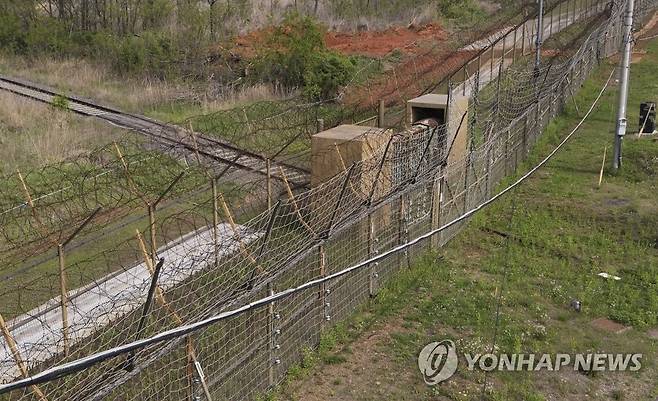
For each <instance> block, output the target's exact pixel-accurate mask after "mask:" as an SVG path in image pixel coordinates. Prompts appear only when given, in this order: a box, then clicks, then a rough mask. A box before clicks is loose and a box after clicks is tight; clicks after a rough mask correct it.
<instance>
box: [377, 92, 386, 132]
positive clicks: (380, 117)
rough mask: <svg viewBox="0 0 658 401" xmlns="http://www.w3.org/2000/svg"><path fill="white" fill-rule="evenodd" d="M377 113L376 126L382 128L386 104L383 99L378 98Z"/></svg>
mask: <svg viewBox="0 0 658 401" xmlns="http://www.w3.org/2000/svg"><path fill="white" fill-rule="evenodd" d="M378 111H379V113H378V114H379V115H378V117H377V127H379V128H384V116H385V114H386V105H385V104H384V99H379V110H378Z"/></svg>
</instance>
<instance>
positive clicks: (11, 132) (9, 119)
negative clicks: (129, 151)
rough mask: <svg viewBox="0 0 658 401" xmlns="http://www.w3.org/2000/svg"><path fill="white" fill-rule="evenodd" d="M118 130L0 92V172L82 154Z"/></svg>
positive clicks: (117, 133)
mask: <svg viewBox="0 0 658 401" xmlns="http://www.w3.org/2000/svg"><path fill="white" fill-rule="evenodd" d="M121 133H122V130H120V129H118V128H114V127H111V126H110V125H107V124H104V123H102V122H101V121H98V120H94V119H92V118H85V117H81V116H79V115H76V114H73V113H71V112H66V111H63V110H59V109H55V108H54V107H51V106H48V105H46V104H42V103H38V102H35V101H32V100H29V99H26V98H22V97H20V96H16V95H14V94H11V93H8V92H0V174H5V173H7V172H11V171H14V170H15V169H17V168H21V169H28V170H29V169H32V168H36V167H38V166H42V165H45V164H50V163H54V162H58V161H61V160H63V159H66V158H69V157H73V156H75V155H78V154H82V153H85V152H87V151H88V150H89V149H91V148H93V147H96V146H99V145H101V144H105V143H108V142H111V141H112V140H115V139H117V138H118V137H120V136H121Z"/></svg>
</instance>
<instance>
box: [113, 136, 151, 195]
mask: <svg viewBox="0 0 658 401" xmlns="http://www.w3.org/2000/svg"><path fill="white" fill-rule="evenodd" d="M114 149H115V150H116V152H117V157H118V158H119V160H120V161H121V164H123V171H124V173H125V175H126V180H127V181H128V187H129V188H130V191H131V192H132V193H133V194H135V195H137V196H138V197H139V198H140V199H141V200H142V201H143V202H144V203H146V204H148V201H147V200H146V198H144V195H142V194H141V193H140V192H139V190H138V189H137V184H135V181H133V178H132V176H131V175H130V170H128V163H126V159H124V158H123V153H121V149H119V145H118V144H117V143H116V142H114Z"/></svg>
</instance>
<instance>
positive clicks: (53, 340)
mask: <svg viewBox="0 0 658 401" xmlns="http://www.w3.org/2000/svg"><path fill="white" fill-rule="evenodd" d="M218 228H219V230H218V231H219V244H220V251H219V257H220V258H222V257H226V256H228V255H231V254H233V253H235V252H237V251H238V250H239V242H238V241H237V239H236V238H235V236H234V235H233V231H232V230H231V228H230V226H228V225H227V224H220V225H219V226H218ZM238 231H241V233H240V236H241V238H242V241H243V243H249V242H252V241H255V240H257V239H258V238H259V237H260V234H258V233H247V231H246V228H245V227H244V226H239V228H238ZM158 256H159V257H162V258H164V260H165V263H164V265H163V266H162V270H161V273H160V279H159V281H158V282H159V286H160V288H161V289H162V290H163V291H166V290H167V289H170V288H172V287H174V286H176V285H177V284H179V283H181V282H183V281H184V280H186V279H187V278H189V277H190V276H192V275H193V274H195V273H197V272H199V271H201V270H203V269H204V268H206V267H207V264H206V261H208V260H213V261H214V244H213V240H212V230H211V229H205V230H202V231H197V232H193V233H190V234H187V235H185V236H183V237H181V238H180V239H178V240H176V241H174V242H173V243H169V244H167V245H165V246H163V247H162V248H160V249H159V250H158ZM150 282H151V274H150V273H149V270H148V269H147V267H146V264H145V263H140V264H137V265H135V266H134V267H132V268H130V269H128V270H126V271H123V272H120V273H114V274H110V275H108V276H106V277H104V278H102V279H100V280H98V281H97V282H94V283H92V284H90V285H88V286H86V287H83V288H79V289H76V290H74V291H71V292H70V293H69V307H68V315H69V316H68V321H69V333H70V335H69V336H70V339H69V344H70V345H71V346H72V345H73V344H75V343H77V342H80V341H81V340H83V339H84V338H85V337H87V336H89V335H91V334H92V333H94V332H95V331H97V330H99V329H101V328H103V327H105V326H107V325H108V324H111V323H112V322H113V321H116V320H117V319H119V318H120V317H122V316H124V315H126V314H127V313H129V312H131V311H133V310H135V309H137V308H141V307H142V306H143V304H144V301H145V299H146V296H147V293H148V288H149V286H150ZM59 304H60V300H59V297H57V298H53V299H51V300H50V301H48V302H46V303H45V304H43V305H41V306H39V307H37V308H35V309H33V310H31V311H29V312H27V313H25V314H23V315H21V316H19V317H16V318H15V319H13V320H11V321H9V322H7V325H8V327H9V330H10V332H11V335H12V337H13V338H14V340H15V341H16V344H17V346H18V350H19V352H20V355H21V358H22V360H23V361H25V363H26V365H27V366H28V369H30V368H31V367H34V366H36V365H38V364H39V363H41V362H44V361H46V360H48V359H49V358H51V357H54V356H56V355H58V354H61V353H62V352H63V350H64V343H63V336H62V326H63V325H62V312H61V308H60V306H59ZM19 376H20V371H19V370H18V367H17V365H16V361H15V360H14V357H13V355H12V353H11V350H10V349H9V347H8V346H7V343H6V341H5V339H4V337H3V336H0V382H5V383H6V382H10V381H12V380H14V379H15V378H17V377H19Z"/></svg>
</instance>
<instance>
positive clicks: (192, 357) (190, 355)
mask: <svg viewBox="0 0 658 401" xmlns="http://www.w3.org/2000/svg"><path fill="white" fill-rule="evenodd" d="M135 233H136V236H137V242H138V243H139V248H140V250H141V251H142V257H143V258H144V263H145V264H146V268H147V269H148V271H149V273H150V274H151V276H153V275H154V274H155V265H154V261H153V260H151V258H150V256H149V254H148V250H147V249H146V244H144V238H143V237H142V233H140V232H139V230H135ZM155 298H156V299H157V300H158V303H159V304H160V305H161V306H162V307H163V308H164V309H165V310H166V311H167V313H168V314H169V316H171V318H172V320H173V321H174V322H175V323H176V324H177V325H179V326H180V325H182V324H183V319H182V318H181V317H180V315H179V314H178V312H176V310H175V309H174V308H173V307H172V306H171V304H170V303H169V302H167V299H166V298H165V296H164V292H163V291H162V289H161V288H160V286H159V285H156V287H155ZM186 349H187V359H188V365H187V375H188V379H189V381H190V383H191V382H192V381H193V375H194V365H195V364H196V363H197V358H196V352H195V351H194V344H193V343H192V337H190V336H187V344H186ZM190 398H192V397H191V395H190Z"/></svg>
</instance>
